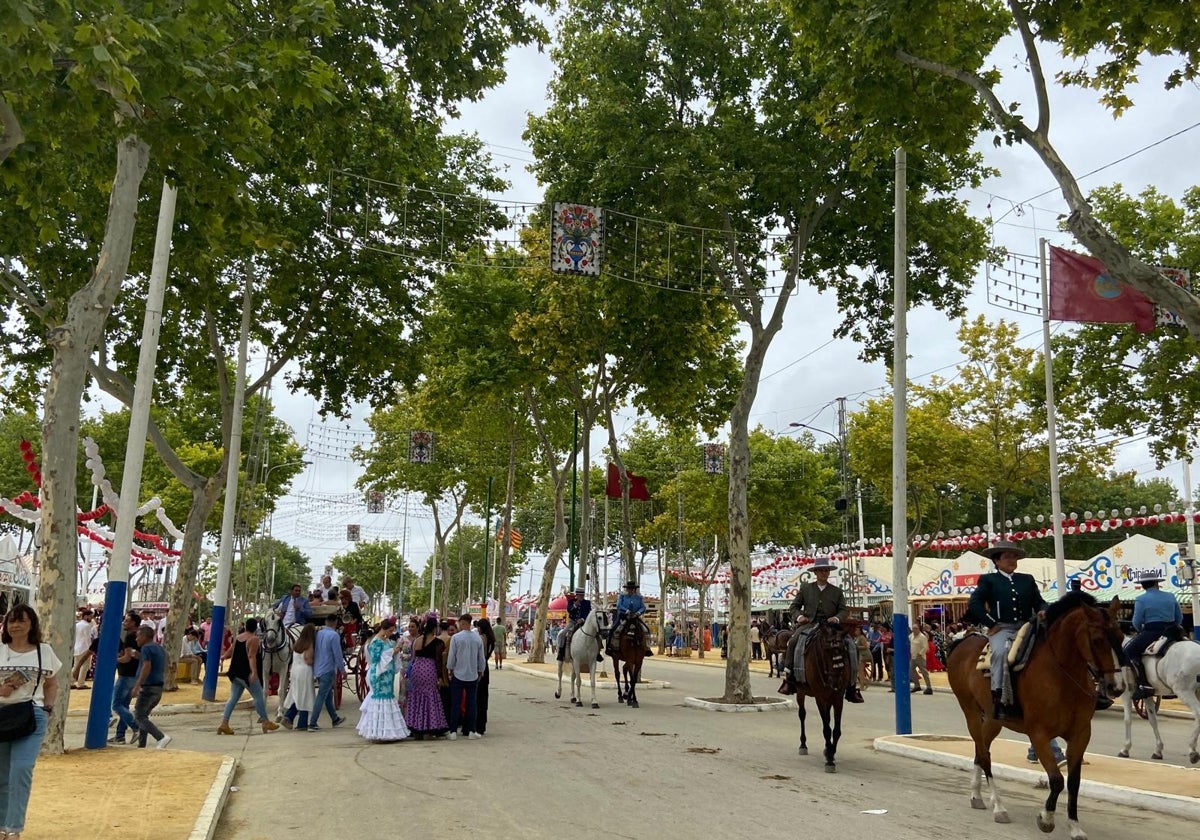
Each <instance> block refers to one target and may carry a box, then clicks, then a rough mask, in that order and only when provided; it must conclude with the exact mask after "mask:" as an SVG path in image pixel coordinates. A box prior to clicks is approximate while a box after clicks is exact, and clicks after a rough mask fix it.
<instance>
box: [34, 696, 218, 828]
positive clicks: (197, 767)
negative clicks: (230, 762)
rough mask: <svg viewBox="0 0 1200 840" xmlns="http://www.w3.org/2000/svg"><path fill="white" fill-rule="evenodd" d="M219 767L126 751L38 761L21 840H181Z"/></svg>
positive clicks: (208, 757) (184, 757)
mask: <svg viewBox="0 0 1200 840" xmlns="http://www.w3.org/2000/svg"><path fill="white" fill-rule="evenodd" d="M197 696H198V695H197ZM223 760H224V756H221V755H217V754H214V753H200V752H187V751H183V750H174V749H166V750H154V749H150V748H147V749H144V750H139V749H136V748H133V747H112V748H105V749H103V750H71V751H69V752H67V753H66V754H64V755H54V756H42V757H41V758H39V759H38V762H37V765H36V766H35V767H34V770H33V792H32V795H31V796H30V799H29V811H28V814H27V816H26V819H25V831H24V832H23V833H22V835H21V837H22V840H62V838H65V837H71V838H88V840H187V838H188V836H189V835H190V834H191V833H192V828H193V827H194V826H195V823H196V815H197V813H198V812H199V811H200V807H201V805H202V804H203V802H204V799H205V797H207V796H208V792H209V789H210V788H211V786H212V783H213V780H214V779H215V778H216V775H217V771H218V770H219V769H220V767H221V763H222V761H223ZM147 815H153V818H152V819H147Z"/></svg>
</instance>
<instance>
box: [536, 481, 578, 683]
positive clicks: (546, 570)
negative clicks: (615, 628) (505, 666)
mask: <svg viewBox="0 0 1200 840" xmlns="http://www.w3.org/2000/svg"><path fill="white" fill-rule="evenodd" d="M569 475H570V473H569V472H568V471H566V470H563V471H562V472H561V473H560V474H558V475H557V476H556V477H555V482H554V542H553V543H551V545H550V551H549V552H548V553H547V554H546V563H545V565H544V566H542V585H541V588H540V589H539V590H538V611H537V618H535V619H534V621H533V646H532V647H531V648H530V649H529V659H528V660H527V661H529V662H545V661H546V655H545V654H546V651H545V647H544V642H545V638H546V620H547V617H548V615H549V610H550V594H551V592H552V591H553V589H554V572H555V571H556V570H557V569H558V564H559V561H561V560H562V556H563V553H564V552H565V551H566V550H567V516H566V504H565V503H564V502H563V497H564V496H565V495H566V479H567V476H569Z"/></svg>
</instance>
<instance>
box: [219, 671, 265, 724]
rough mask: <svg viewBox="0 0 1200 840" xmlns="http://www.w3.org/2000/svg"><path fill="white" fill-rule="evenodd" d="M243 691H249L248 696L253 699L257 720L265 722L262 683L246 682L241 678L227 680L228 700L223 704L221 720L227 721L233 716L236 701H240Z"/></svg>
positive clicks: (255, 681) (256, 681)
mask: <svg viewBox="0 0 1200 840" xmlns="http://www.w3.org/2000/svg"><path fill="white" fill-rule="evenodd" d="M243 691H249V692H250V696H251V697H252V698H254V711H256V712H258V719H259V720H266V719H267V700H266V698H265V697H263V690H262V683H261V682H259V681H258V680H254V681H253V682H246V681H245V680H244V679H242V678H241V677H230V678H229V700H228V701H227V702H226V703H225V712H224V714H222V715H221V719H222V720H229V718H231V717H232V716H233V710H234V709H236V708H237V704H238V701H239V700H241V699H242V692H243Z"/></svg>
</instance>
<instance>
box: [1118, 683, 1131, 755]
mask: <svg viewBox="0 0 1200 840" xmlns="http://www.w3.org/2000/svg"><path fill="white" fill-rule="evenodd" d="M1130 685H1132V683H1130ZM1132 697H1133V692H1132V691H1126V692H1125V696H1123V697H1122V698H1121V712H1122V716H1123V717H1124V718H1125V746H1124V747H1123V748H1122V749H1121V751H1120V752H1119V753H1117V758H1129V751H1130V750H1131V749H1132V748H1133V700H1132V699H1131V698H1132Z"/></svg>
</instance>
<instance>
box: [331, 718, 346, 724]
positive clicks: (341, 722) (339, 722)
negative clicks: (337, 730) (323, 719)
mask: <svg viewBox="0 0 1200 840" xmlns="http://www.w3.org/2000/svg"><path fill="white" fill-rule="evenodd" d="M345 722H346V719H345V718H344V717H340V718H334V719H333V725H334V726H341V725H342V724H343V723H345Z"/></svg>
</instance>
